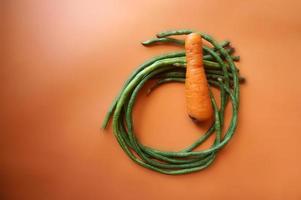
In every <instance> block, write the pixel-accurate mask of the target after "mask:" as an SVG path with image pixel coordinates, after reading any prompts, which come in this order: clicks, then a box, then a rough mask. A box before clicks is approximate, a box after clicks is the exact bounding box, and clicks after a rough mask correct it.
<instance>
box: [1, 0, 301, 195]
mask: <svg viewBox="0 0 301 200" xmlns="http://www.w3.org/2000/svg"><path fill="white" fill-rule="evenodd" d="M300 2H301V1H297V0H295V1H294V0H286V1H284V0H283V1H275V0H274V1H272V0H264V1H262V0H254V1H240V0H211V1H205V0H200V1H190V3H187V1H184V0H176V1H171V0H169V1H168V0H152V1H138V0H137V1H129V0H125V1H121V0H120V1H90V0H88V1H86V0H82V1H71V0H70V1H68V0H55V1H50V0H48V1H38V0H36V1H34V0H29V1H2V6H1V7H2V8H3V9H2V10H3V12H2V11H1V12H2V13H3V14H4V18H3V19H4V21H3V22H2V23H1V24H2V29H3V30H2V31H1V32H2V34H3V35H2V36H1V39H2V40H3V42H4V43H3V45H1V62H3V63H2V64H1V68H0V70H1V73H0V74H1V79H0V80H1V107H2V108H1V115H0V116H1V120H0V123H1V132H2V134H1V139H0V177H1V178H0V184H1V185H0V196H1V199H134V200H135V199H174V200H176V199H301V191H300V185H301V160H300V155H301V148H300V141H301V134H300V123H301V122H300V118H301V104H300V98H301V87H300V74H301V61H300V59H299V58H300V55H299V54H300V52H301V37H300V35H301V15H300V9H301V3H300ZM172 28H193V29H197V30H200V31H204V32H207V33H209V34H211V35H213V36H215V37H216V38H217V39H219V40H223V39H229V40H231V41H232V44H233V46H234V47H236V49H237V54H238V55H240V56H241V58H242V59H241V62H240V63H239V64H238V66H239V67H240V69H241V74H242V75H243V76H244V77H246V78H247V83H246V84H245V85H242V87H241V107H240V113H239V125H238V129H237V131H236V134H235V136H234V137H233V139H232V140H231V141H230V143H229V144H228V145H227V146H226V148H225V149H223V150H222V151H221V152H220V153H219V154H218V157H217V159H216V161H215V162H214V164H213V165H212V166H211V167H209V168H208V169H206V170H204V171H201V172H197V173H193V174H189V175H182V176H167V175H162V174H159V173H156V172H153V171H150V170H147V169H145V168H142V167H140V166H138V165H136V164H135V163H133V162H132V161H131V160H129V158H128V157H127V156H126V155H125V153H124V152H123V151H122V150H121V148H120V147H119V145H118V143H117V141H116V140H115V138H114V136H113V134H112V130H111V129H109V130H108V131H101V130H100V124H101V121H102V119H103V117H104V115H105V112H106V111H107V109H108V107H109V105H110V103H111V102H112V100H113V99H114V97H115V95H116V94H117V93H118V91H119V89H120V88H121V86H122V84H123V82H124V81H125V79H126V78H127V77H128V75H129V74H130V73H131V72H132V71H133V70H134V69H135V68H136V67H137V65H138V64H141V63H142V62H144V61H145V60H146V59H148V58H150V57H152V56H154V55H157V54H160V53H163V52H167V51H170V50H174V49H177V48H173V47H170V46H167V47H153V48H145V47H143V46H141V45H140V43H139V42H140V41H143V40H145V39H148V38H151V37H153V36H154V34H155V33H156V32H159V31H162V30H166V29H172ZM183 89H184V87H183V85H181V84H176V83H175V84H167V85H164V86H162V87H160V88H158V89H157V90H156V91H155V92H154V93H153V94H152V95H151V96H150V97H147V98H146V97H145V96H144V93H143V92H142V94H141V95H140V98H139V100H138V103H137V106H136V107H135V111H134V120H135V129H136V131H137V135H138V137H139V139H140V140H141V142H142V143H144V144H147V145H150V146H153V147H156V148H160V149H164V150H179V149H181V148H183V147H185V146H187V145H189V144H190V143H192V141H193V140H194V139H196V138H197V137H198V136H199V135H200V134H201V133H203V132H204V130H205V128H204V129H202V128H198V127H196V126H195V125H194V124H193V123H192V122H191V120H190V119H189V118H188V117H187V115H186V113H185V104H184V97H183ZM229 114H230V113H228V117H229Z"/></svg>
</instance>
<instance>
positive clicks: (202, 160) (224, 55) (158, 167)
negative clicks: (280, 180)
mask: <svg viewBox="0 0 301 200" xmlns="http://www.w3.org/2000/svg"><path fill="white" fill-rule="evenodd" d="M192 32H194V31H192V30H186V29H182V30H171V31H165V32H161V33H158V34H157V37H158V38H155V39H151V40H147V41H145V42H143V44H144V45H146V46H148V45H152V44H162V43H171V44H175V45H180V46H183V44H184V41H183V40H179V39H175V38H172V37H171V36H174V35H186V34H189V33H192ZM197 33H199V34H201V36H202V38H203V39H204V40H206V41H208V42H209V43H210V44H211V46H212V47H209V46H203V49H204V53H205V54H204V57H203V61H204V65H205V72H206V76H207V79H208V83H209V85H210V98H211V102H212V105H213V108H214V119H215V120H214V122H213V123H212V125H211V126H210V128H209V129H208V131H207V132H206V133H204V134H202V135H201V136H200V138H199V139H197V140H196V141H195V142H194V143H193V144H191V145H189V146H188V147H186V148H184V149H183V150H181V151H161V150H158V149H154V148H152V147H148V146H145V145H143V144H141V143H140V141H139V139H138V138H137V137H136V135H135V130H134V124H133V119H132V110H133V106H134V104H135V101H136V97H137V94H138V93H139V92H140V91H141V88H142V87H143V86H144V85H145V83H146V82H148V81H149V80H150V79H157V81H156V82H155V84H154V85H153V86H152V87H151V88H150V89H149V90H148V93H150V92H151V91H152V90H153V89H154V88H156V87H158V86H159V85H161V84H165V83H169V82H180V83H183V82H185V67H186V58H185V52H184V51H179V52H174V53H168V54H164V55H160V56H157V57H155V58H152V59H150V60H149V61H146V62H145V63H143V64H142V65H140V66H139V67H138V68H137V69H136V70H135V71H134V72H133V73H132V75H131V76H130V77H129V79H128V80H127V81H126V82H125V84H124V86H123V87H122V89H121V92H120V93H119V95H118V96H117V97H116V98H115V100H114V101H113V103H112V106H111V107H110V109H109V111H108V113H107V115H106V116H105V119H104V122H103V124H102V127H103V128H106V126H107V124H108V121H109V120H110V119H112V121H113V132H114V135H115V137H116V139H117V141H118V143H119V144H120V146H121V148H122V149H123V150H124V152H125V153H126V154H127V155H128V156H129V157H130V158H131V159H132V160H133V161H134V162H136V163H137V164H139V165H141V166H143V167H145V168H148V169H151V170H154V171H157V172H160V173H163V174H172V175H176V174H187V173H192V172H195V171H199V170H202V169H205V168H206V167H208V166H209V165H210V164H211V163H213V161H214V159H215V158H216V156H217V153H218V152H219V151H220V150H221V149H222V148H223V147H224V146H225V145H226V144H227V143H228V142H229V141H230V139H231V138H232V136H233V134H234V132H235V130H236V127H237V119H238V108H239V82H240V81H243V80H244V79H243V78H242V77H240V76H239V74H238V73H239V70H238V68H237V67H236V65H235V63H234V62H235V61H238V60H239V57H238V56H234V55H232V54H233V53H234V48H232V47H229V45H230V42H229V41H223V42H221V43H218V42H217V41H216V40H215V39H213V38H212V37H211V36H209V35H207V34H204V33H200V32H197ZM211 87H216V88H218V89H220V96H221V98H220V99H221V104H220V106H219V107H218V106H217V105H218V104H217V102H216V99H215V97H214V95H213V94H212V92H211ZM227 102H231V105H232V116H231V120H230V124H229V126H228V127H227V130H225V131H224V133H222V131H223V127H224V110H225V107H226V105H227ZM212 134H215V140H214V142H213V144H212V145H211V147H209V148H208V149H205V150H201V151H194V149H195V148H196V147H198V146H200V145H201V144H202V143H203V142H204V141H206V140H207V139H208V138H209V137H210V136H211V135H212Z"/></svg>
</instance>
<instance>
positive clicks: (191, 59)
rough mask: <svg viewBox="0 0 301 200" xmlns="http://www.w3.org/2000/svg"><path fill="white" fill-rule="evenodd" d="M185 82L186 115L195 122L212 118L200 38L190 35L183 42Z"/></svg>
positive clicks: (196, 35) (198, 35)
mask: <svg viewBox="0 0 301 200" xmlns="http://www.w3.org/2000/svg"><path fill="white" fill-rule="evenodd" d="M185 50H186V62H187V67H186V80H185V98H186V108H187V112H188V115H189V116H190V117H191V118H192V119H194V120H197V121H206V120H208V119H210V118H211V117H212V116H213V108H212V103H211V99H210V95H209V86H208V82H207V79H206V74H205V69H204V65H203V59H202V58H203V50H202V37H201V35H200V34H198V33H191V34H189V35H188V36H187V37H186V40H185Z"/></svg>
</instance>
